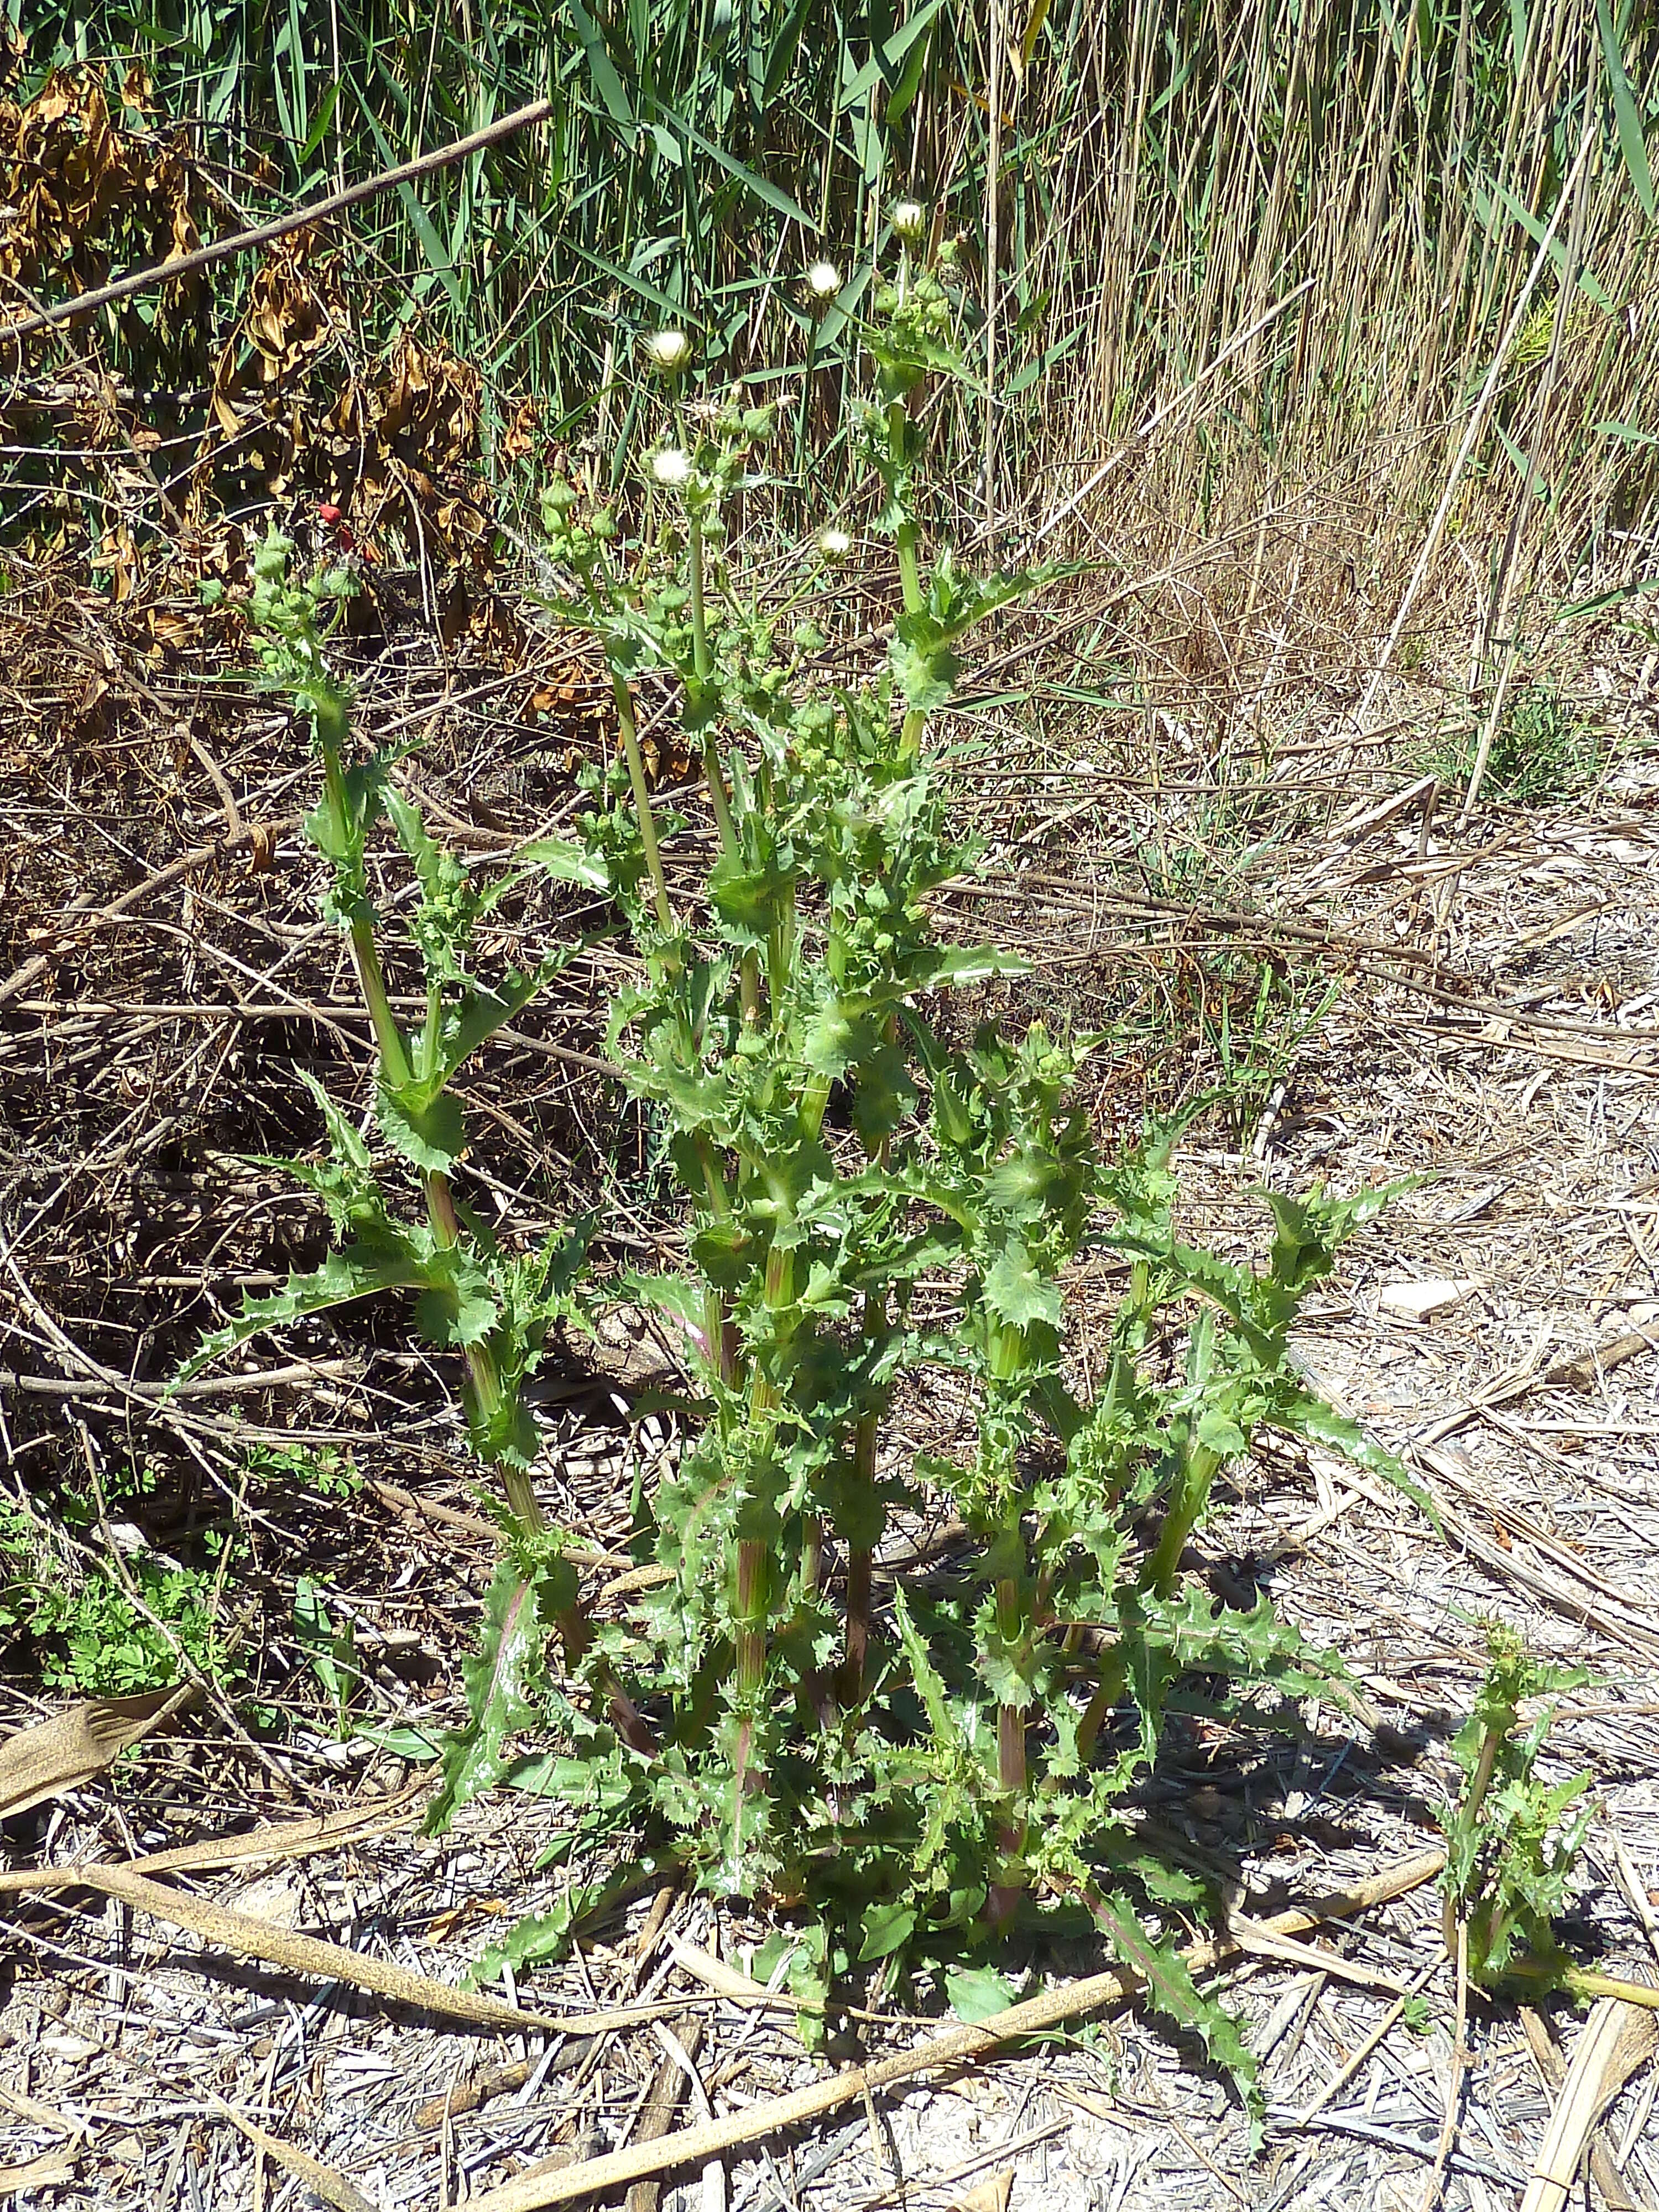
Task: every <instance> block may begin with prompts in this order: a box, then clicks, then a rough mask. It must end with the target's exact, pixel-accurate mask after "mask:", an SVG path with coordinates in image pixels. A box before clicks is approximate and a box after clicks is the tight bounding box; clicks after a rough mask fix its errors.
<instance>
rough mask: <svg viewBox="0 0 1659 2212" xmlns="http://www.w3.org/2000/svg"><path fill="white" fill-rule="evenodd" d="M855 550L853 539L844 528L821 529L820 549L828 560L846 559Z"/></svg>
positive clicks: (819, 535) (819, 534)
mask: <svg viewBox="0 0 1659 2212" xmlns="http://www.w3.org/2000/svg"><path fill="white" fill-rule="evenodd" d="M852 550H853V541H852V539H851V538H849V537H848V534H847V532H845V531H844V530H833V529H832V530H820V531H819V532H818V551H819V552H820V553H821V554H822V555H823V558H824V559H825V560H826V561H844V560H845V559H846V558H847V556H848V554H849V553H850V552H851V551H852Z"/></svg>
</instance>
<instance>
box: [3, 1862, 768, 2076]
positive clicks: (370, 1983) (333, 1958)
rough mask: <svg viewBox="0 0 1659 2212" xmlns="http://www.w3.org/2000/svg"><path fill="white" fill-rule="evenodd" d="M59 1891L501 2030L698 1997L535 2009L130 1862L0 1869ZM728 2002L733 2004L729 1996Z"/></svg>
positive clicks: (549, 2030)
mask: <svg viewBox="0 0 1659 2212" xmlns="http://www.w3.org/2000/svg"><path fill="white" fill-rule="evenodd" d="M58 1889H93V1890H96V1891H97V1892H98V1893H100V1895H101V1896H104V1897H113V1898H116V1899H118V1900H119V1902H120V1903H122V1904H123V1905H131V1906H132V1908H133V1910H134V1911H137V1912H148V1913H149V1914H150V1915H152V1917H154V1918H155V1919H157V1920H165V1921H167V1922H168V1923H170V1924H171V1925H172V1926H173V1927H175V1928H187V1929H190V1931H191V1934H192V1935H196V1936H201V1938H202V1939H203V1941H204V1942H208V1943H216V1944H218V1945H219V1946H220V1947H221V1948H222V1949H224V1950H227V1951H231V1952H234V1953H235V1954H237V1956H239V1957H240V1958H247V1959H262V1960H264V1962H265V1964H266V1965H267V1966H281V1967H283V1968H285V1969H286V1970H287V1971H288V1972H290V1973H298V1974H313V1975H315V1976H316V1977H317V1978H319V1980H323V1981H331V1982H335V1981H337V1982H349V1983H350V1984H352V1986H353V1987H354V1988H355V1989H360V1990H369V1991H370V1992H372V1994H373V1995H374V1996H382V1997H386V1998H387V1999H388V2000H389V2001H390V2002H392V2003H393V2004H401V2005H408V2006H410V2007H411V2008H413V2009H415V2010H416V2011H419V2012H431V2013H437V2014H439V2015H446V2016H447V2017H448V2018H450V2019H452V2020H464V2021H467V2022H468V2024H469V2025H470V2026H471V2027H489V2028H494V2029H495V2030H496V2031H497V2032H498V2033H503V2034H522V2033H524V2031H525V2030H526V2028H537V2029H539V2030H541V2031H542V2033H544V2034H547V2035H573V2036H574V2035H584V2036H594V2035H614V2034H618V2033H621V2032H622V2030H623V2029H624V2028H629V2027H647V2026H648V2025H649V2024H650V2022H651V2021H653V2020H664V2019H667V2018H670V2017H671V2016H672V2015H676V2014H679V2013H683V2012H684V2011H685V2010H686V2008H687V2007H688V2005H690V2004H693V2003H696V2002H700V2000H698V1999H696V1998H678V1999H673V2000H671V2001H669V2002H665V2003H659V2004H636V2005H620V2006H617V2007H616V2008H614V2009H613V2010H611V2011H610V2012H593V2013H572V2012H565V2013H548V2012H532V2011H529V2010H527V2009H526V2008H524V2007H522V2006H520V2005H513V2004H508V2003H507V2002H506V2000H505V1999H504V1998H501V1997H492V1996H484V1995H483V1993H482V1992H480V1991H478V1990H458V1989H456V1988H454V1987H453V1986H452V1984H449V1983H447V1982H437V1981H432V1980H430V1979H428V1977H427V1976H426V1975H425V1974H418V1973H416V1972H413V1971H412V1970H411V1969H410V1967H408V1966H398V1965H396V1964H394V1962H393V1961H392V1960H389V1959H373V1958H369V1957H368V1956H367V1955H366V1954H364V1953H363V1952H361V1951H352V1950H348V1949H347V1948H346V1947H345V1946H344V1945H343V1944H342V1943H328V1942H324V1941H323V1940H322V1938H321V1937H320V1936H301V1935H296V1934H294V1933H293V1932H292V1931H290V1930H289V1929H283V1928H277V1927H276V1926H274V1925H273V1924H272V1923H270V1921H268V1920H258V1919H256V1918H255V1917H253V1915H252V1914H251V1913H247V1912H234V1911H230V1910H229V1909H228V1907H227V1906H225V1905H216V1904H214V1903H213V1901H212V1900H211V1899H209V1898H204V1897H193V1896H191V1894H190V1893H188V1892H186V1891H185V1890H179V1889H170V1888H169V1887H167V1884H166V1883H165V1882H159V1881H149V1879H148V1877H147V1876H145V1875H141V1874H135V1873H134V1872H133V1871H132V1869H131V1867H127V1866H97V1865H88V1866H64V1867H24V1868H19V1869H11V1870H9V1871H6V1872H3V1873H0V1897H16V1896H21V1895H23V1894H25V1893H32V1892H37V1891H41V1890H58ZM726 2002H735V2000H733V1999H730V1998H728V1999H726ZM765 2002H767V2003H769V2004H775V2005H777V2006H779V2007H780V2008H783V2009H785V2010H790V2011H793V2009H794V2003H793V1999H792V1998H790V1997H787V1996H777V1997H768V1998H767V1999H766V2000H765Z"/></svg>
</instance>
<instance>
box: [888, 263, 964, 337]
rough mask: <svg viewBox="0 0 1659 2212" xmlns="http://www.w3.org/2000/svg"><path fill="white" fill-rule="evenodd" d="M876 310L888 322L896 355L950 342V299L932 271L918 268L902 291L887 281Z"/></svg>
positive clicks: (889, 335)
mask: <svg viewBox="0 0 1659 2212" xmlns="http://www.w3.org/2000/svg"><path fill="white" fill-rule="evenodd" d="M876 313H877V315H878V318H879V319H881V320H882V321H883V322H884V323H885V324H886V325H887V332H886V335H887V343H888V345H889V347H890V349H891V350H892V351H893V352H894V353H895V354H920V353H922V352H925V350H926V349H927V348H929V347H934V346H945V345H949V343H951V302H950V301H949V300H948V299H947V298H946V297H945V288H944V286H943V285H942V284H941V283H939V279H938V277H937V276H934V275H933V272H932V270H927V269H921V270H917V271H916V272H915V275H914V276H912V277H911V279H910V282H909V283H908V286H907V287H906V288H905V289H904V290H902V291H900V290H898V289H896V287H895V286H893V285H891V284H884V285H883V286H882V288H881V289H880V291H878V293H877V295H876Z"/></svg>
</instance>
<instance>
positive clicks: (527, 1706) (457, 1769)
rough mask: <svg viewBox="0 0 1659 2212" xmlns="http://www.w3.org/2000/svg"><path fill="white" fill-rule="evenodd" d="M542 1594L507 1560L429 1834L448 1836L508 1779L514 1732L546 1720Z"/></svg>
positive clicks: (468, 1665)
mask: <svg viewBox="0 0 1659 2212" xmlns="http://www.w3.org/2000/svg"><path fill="white" fill-rule="evenodd" d="M540 1596H541V1584H540V1582H539V1580H538V1578H537V1577H531V1578H529V1579H528V1580H526V1577H525V1576H524V1575H523V1574H521V1573H520V1570H519V1568H518V1566H517V1565H516V1563H515V1562H514V1561H513V1560H512V1559H503V1561H502V1562H501V1565H500V1566H499V1567H498V1568H497V1569H496V1571H495V1580H494V1581H493V1582H492V1583H490V1585H489V1596H488V1597H487V1598H486V1599H485V1601H484V1618H483V1635H482V1637H481V1639H480V1642H479V1647H478V1650H477V1655H476V1656H474V1657H472V1658H470V1659H465V1660H463V1661H462V1662H461V1676H462V1680H464V1682H465V1685H466V1701H467V1707H468V1711H469V1713H470V1715H471V1717H470V1719H469V1720H468V1723H467V1724H466V1726H465V1728H463V1729H459V1730H458V1731H457V1732H456V1733H455V1734H454V1735H452V1736H450V1737H449V1738H448V1739H447V1741H446V1743H445V1746H444V1752H443V1761H442V1766H443V1779H442V1782H441V1784H440V1787H439V1790H438V1792H437V1795H436V1796H435V1797H434V1799H433V1801H432V1804H431V1808H430V1809H429V1810H428V1814H427V1820H426V1827H427V1832H428V1835H438V1834H441V1832H443V1830H444V1829H445V1828H447V1826H448V1825H449V1823H450V1821H451V1820H453V1818H454V1816H455V1814H456V1813H457V1812H458V1811H459V1808H460V1807H461V1806H463V1805H465V1803H466V1802H468V1801H469V1799H471V1798H473V1797H476V1796H477V1795H478V1793H479V1791H480V1790H488V1789H489V1787H490V1786H491V1785H492V1784H494V1783H495V1782H498V1781H499V1780H500V1779H501V1776H502V1775H503V1774H504V1773H505V1771H507V1738H508V1736H509V1735H511V1734H512V1732H513V1730H515V1729H523V1728H531V1727H533V1726H535V1725H536V1723H538V1720H539V1719H540V1717H541V1715H542V1712H543V1710H544V1706H543V1699H544V1694H545V1691H546V1686H547V1681H546V1673H545V1668H544V1659H543V1652H544V1646H545V1644H546V1641H547V1634H548V1624H547V1622H546V1621H545V1620H544V1619H543V1617H542V1613H541V1607H540Z"/></svg>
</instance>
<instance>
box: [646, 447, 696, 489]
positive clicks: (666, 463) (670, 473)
mask: <svg viewBox="0 0 1659 2212" xmlns="http://www.w3.org/2000/svg"><path fill="white" fill-rule="evenodd" d="M651 473H652V475H653V477H655V478H656V480H657V482H658V483H659V484H668V485H670V486H673V487H678V485H680V484H687V483H690V481H691V456H690V453H687V452H686V451H685V449H684V447H682V446H659V447H658V448H657V450H656V452H655V453H653V454H652V456H651Z"/></svg>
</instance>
